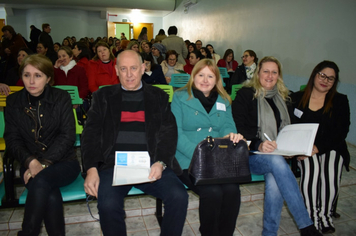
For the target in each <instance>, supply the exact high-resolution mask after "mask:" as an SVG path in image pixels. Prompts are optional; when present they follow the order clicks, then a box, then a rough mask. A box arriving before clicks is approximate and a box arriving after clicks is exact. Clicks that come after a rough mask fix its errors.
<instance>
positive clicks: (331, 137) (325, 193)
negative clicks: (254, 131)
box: [290, 61, 350, 234]
mask: <svg viewBox="0 0 356 236" xmlns="http://www.w3.org/2000/svg"><path fill="white" fill-rule="evenodd" d="M338 83H339V68H338V66H337V65H336V64H335V63H334V62H332V61H322V62H320V63H319V64H318V65H316V66H315V68H314V70H313V71H312V73H311V75H310V77H309V81H308V84H307V86H306V87H305V89H304V91H299V92H297V93H294V94H292V95H291V98H292V102H293V108H294V110H293V114H290V115H291V118H292V122H293V123H318V124H319V127H318V132H317V134H316V137H315V141H314V147H313V155H312V156H299V157H298V166H299V168H300V169H301V177H300V189H301V191H302V195H303V197H304V202H305V205H306V206H307V209H308V212H309V215H310V217H311V218H312V220H313V221H314V225H315V226H316V227H317V228H318V229H320V230H321V232H322V233H325V234H329V233H334V232H335V226H334V224H333V220H332V216H333V213H334V209H335V204H336V203H337V198H338V196H339V191H340V181H341V175H342V169H343V168H342V167H343V165H344V166H345V168H346V170H347V171H349V163H350V153H349V151H348V150H347V145H346V141H345V139H346V137H347V134H348V132H349V127H350V106H349V101H348V99H347V96H346V95H344V94H341V93H338V92H337V90H336V88H337V85H338Z"/></svg>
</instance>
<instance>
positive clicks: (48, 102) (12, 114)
mask: <svg viewBox="0 0 356 236" xmlns="http://www.w3.org/2000/svg"><path fill="white" fill-rule="evenodd" d="M20 73H21V77H22V80H23V82H24V84H25V88H24V89H22V90H21V91H19V92H16V93H13V94H11V95H9V97H8V98H7V106H6V112H5V122H6V125H5V133H4V138H5V142H6V149H7V151H8V152H9V153H10V155H11V156H13V157H14V158H16V160H18V161H19V162H20V164H21V169H20V175H21V179H22V180H23V182H24V184H25V187H26V188H27V189H28V195H27V199H26V204H25V213H24V217H23V222H22V231H20V232H19V233H18V234H17V235H19V236H23V235H39V233H40V229H41V225H42V221H44V223H45V227H46V230H47V234H48V235H65V228H64V216H63V206H62V196H61V192H60V190H59V188H60V187H63V186H65V185H68V184H70V183H72V182H73V181H74V180H75V179H76V178H77V176H78V174H79V173H80V166H79V163H78V160H77V158H76V153H75V150H74V142H75V123H74V122H75V121H74V116H73V110H72V102H71V99H70V96H69V94H68V93H67V92H66V91H64V90H61V89H56V88H52V87H51V86H50V84H52V81H53V76H54V73H53V65H52V63H51V61H50V60H49V59H48V58H47V57H45V56H43V55H31V56H28V57H26V58H25V60H24V61H23V63H22V64H21V67H20Z"/></svg>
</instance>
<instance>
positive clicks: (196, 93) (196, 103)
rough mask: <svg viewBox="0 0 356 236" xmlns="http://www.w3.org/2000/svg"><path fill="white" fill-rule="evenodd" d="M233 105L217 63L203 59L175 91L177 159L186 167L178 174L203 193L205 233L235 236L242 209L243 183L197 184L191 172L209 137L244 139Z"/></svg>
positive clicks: (201, 216) (201, 208)
mask: <svg viewBox="0 0 356 236" xmlns="http://www.w3.org/2000/svg"><path fill="white" fill-rule="evenodd" d="M230 104H231V98H230V96H229V95H228V94H227V93H226V92H225V90H224V88H223V85H222V81H221V76H220V72H219V69H218V68H217V66H216V64H215V62H214V61H213V60H210V59H203V60H201V61H199V62H198V63H197V64H196V66H195V67H194V69H193V72H192V75H191V77H190V79H189V81H188V83H187V84H186V85H185V86H184V87H183V88H181V89H179V90H177V91H176V92H175V93H174V96H173V101H172V105H171V107H172V112H173V114H174V116H175V118H176V122H177V127H178V144H177V151H176V158H177V161H178V162H179V165H180V166H181V168H182V169H183V173H182V174H181V175H179V176H178V177H179V178H180V180H181V181H182V182H183V183H184V184H185V185H186V186H188V187H189V188H190V189H192V190H193V191H194V192H195V193H197V194H198V195H199V196H200V199H199V219H200V227H199V231H200V233H201V235H202V236H210V235H211V236H217V235H219V236H222V235H224V236H232V235H233V233H234V231H235V226H236V219H237V216H238V214H239V210H240V202H241V196H240V186H239V184H237V183H231V184H208V185H194V184H193V183H192V182H191V180H190V178H189V175H188V167H189V164H190V162H191V159H192V156H193V152H194V149H195V147H196V146H197V144H198V143H199V142H201V141H202V140H204V139H205V138H206V137H207V136H212V137H224V138H228V139H229V140H231V141H232V142H233V143H237V142H239V141H240V140H241V139H243V136H242V135H241V134H238V133H237V131H236V127H235V124H234V121H233V119H232V115H231V105H230Z"/></svg>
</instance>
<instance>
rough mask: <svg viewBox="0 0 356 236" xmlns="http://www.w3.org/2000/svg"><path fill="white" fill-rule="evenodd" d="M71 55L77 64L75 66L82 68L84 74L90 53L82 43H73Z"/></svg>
mask: <svg viewBox="0 0 356 236" xmlns="http://www.w3.org/2000/svg"><path fill="white" fill-rule="evenodd" d="M73 46H74V47H73V49H72V51H73V55H74V57H75V60H76V62H77V66H81V67H83V68H84V70H85V72H87V70H88V66H89V60H90V59H91V53H90V50H89V48H88V46H87V45H85V43H82V42H80V41H79V42H78V43H74V45H73Z"/></svg>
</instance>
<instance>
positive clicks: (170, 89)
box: [153, 84, 173, 103]
mask: <svg viewBox="0 0 356 236" xmlns="http://www.w3.org/2000/svg"><path fill="white" fill-rule="evenodd" d="M153 86H155V87H158V88H160V89H162V90H163V91H165V92H166V93H167V94H168V96H169V100H168V101H169V102H170V103H171V102H172V99H173V86H172V85H168V84H153Z"/></svg>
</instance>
